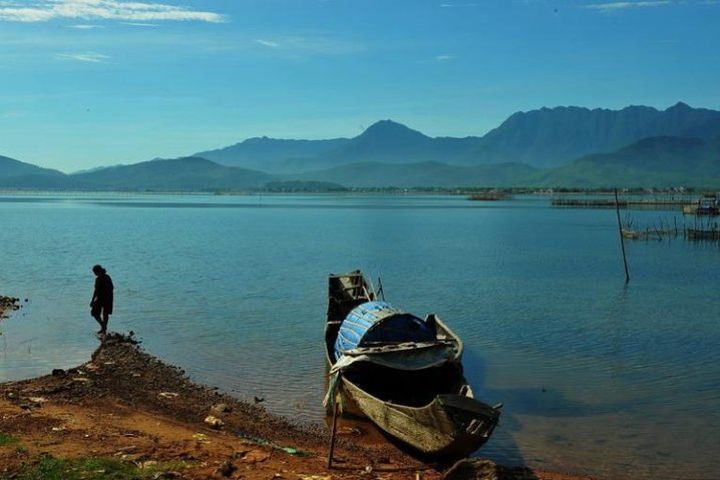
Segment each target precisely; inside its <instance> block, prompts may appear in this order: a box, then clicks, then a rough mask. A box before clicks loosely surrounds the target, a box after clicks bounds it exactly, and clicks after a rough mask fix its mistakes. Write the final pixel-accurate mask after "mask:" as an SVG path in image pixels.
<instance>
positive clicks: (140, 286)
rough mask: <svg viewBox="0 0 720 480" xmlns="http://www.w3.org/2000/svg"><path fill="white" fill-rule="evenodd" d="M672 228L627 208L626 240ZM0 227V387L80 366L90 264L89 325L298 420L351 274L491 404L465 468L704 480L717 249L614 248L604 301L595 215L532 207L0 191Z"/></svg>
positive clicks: (605, 227) (711, 445) (320, 383)
mask: <svg viewBox="0 0 720 480" xmlns="http://www.w3.org/2000/svg"><path fill="white" fill-rule="evenodd" d="M673 215H674V214H673V213H672V212H658V211H634V212H632V217H633V219H634V221H635V222H636V224H640V225H645V224H652V223H657V222H658V221H659V220H658V219H659V218H660V217H662V218H663V221H664V222H666V223H672V222H673ZM625 216H626V214H623V217H625ZM677 220H678V221H679V222H680V224H682V216H678V217H677ZM0 222H2V225H3V227H2V228H1V229H0V245H2V249H1V250H0V293H3V294H6V295H14V296H18V297H21V298H25V297H27V298H28V299H29V300H30V301H29V302H28V304H27V305H26V307H25V308H24V309H23V310H22V311H21V313H19V314H16V315H15V316H14V317H13V318H11V319H10V320H9V321H6V322H4V323H3V324H2V326H0V329H1V330H2V333H3V335H2V336H0V381H3V380H12V379H21V378H27V377H32V376H34V375H37V374H44V373H48V372H49V371H50V370H51V369H53V368H62V367H70V366H73V365H76V364H78V363H81V362H83V361H85V360H86V359H87V358H88V355H89V353H90V352H91V351H92V350H93V349H94V348H95V347H96V346H97V341H96V340H95V339H94V337H93V335H92V332H93V331H94V330H95V329H96V325H95V323H94V321H93V320H92V319H91V318H90V317H89V312H88V302H89V300H90V296H91V293H92V291H91V290H92V282H93V278H92V275H91V272H90V267H91V266H92V265H93V264H95V263H102V264H103V265H105V266H106V267H107V268H108V271H109V273H110V274H111V275H112V277H113V279H114V281H115V285H116V312H115V313H116V314H115V315H114V316H113V318H112V320H111V328H113V329H116V330H123V331H127V330H134V331H136V332H138V334H139V336H140V337H141V338H142V339H143V341H144V345H145V347H146V349H147V350H148V351H150V352H152V353H154V354H156V355H159V356H160V357H162V358H164V359H167V360H168V361H170V362H172V363H176V364H178V365H180V366H182V367H184V368H185V369H186V370H187V371H188V373H189V374H190V375H191V376H193V377H194V378H197V379H201V380H202V381H204V382H206V383H209V384H212V385H217V386H219V387H221V388H222V389H224V390H227V391H229V392H234V393H235V394H237V395H239V396H241V397H251V396H253V395H258V396H262V397H265V398H266V399H267V401H266V405H267V406H268V408H269V409H271V410H272V411H275V412H279V413H282V414H288V415H293V416H299V417H303V418H306V419H308V420H320V419H321V418H322V414H323V410H322V408H321V405H320V404H321V399H322V396H323V393H324V390H323V389H324V380H323V375H324V365H323V353H322V333H323V320H324V314H325V301H326V275H327V274H328V273H330V272H343V271H347V270H351V269H355V268H362V269H363V270H365V271H366V272H367V273H369V274H371V275H373V276H377V275H381V276H382V279H383V284H384V286H385V291H386V293H387V296H388V300H390V301H391V302H392V303H394V304H396V305H398V306H401V307H403V308H405V309H407V310H410V311H412V312H415V313H416V314H419V315H424V314H425V313H428V312H431V311H433V312H437V313H438V314H440V315H441V316H442V317H443V318H444V319H446V321H448V323H450V325H451V326H452V327H453V328H454V329H455V330H456V332H457V333H459V334H460V335H461V336H462V337H463V339H464V340H465V344H466V348H467V351H466V356H465V365H466V370H467V376H468V378H469V379H470V380H471V382H472V383H473V385H474V386H475V389H476V392H477V393H478V394H479V396H481V397H482V398H483V399H484V400H486V401H487V402H488V403H496V402H504V403H505V414H504V416H503V420H502V426H501V427H500V429H499V430H498V431H497V432H496V434H495V436H494V437H493V438H492V440H491V441H490V442H489V443H488V445H487V446H486V447H485V448H484V449H483V450H482V454H483V455H486V456H490V457H492V458H494V459H497V460H500V461H503V462H506V463H525V464H528V465H530V466H533V467H539V468H545V469H562V470H568V471H573V472H578V473H583V472H589V473H594V474H596V475H599V476H601V477H604V478H661V477H663V478H676V479H710V478H717V471H716V469H715V468H714V465H713V463H712V461H713V459H714V457H715V456H716V455H717V454H718V452H720V435H719V434H718V432H720V301H719V300H720V297H719V293H720V276H719V274H718V271H719V269H718V267H720V247H719V246H718V245H717V244H691V243H687V242H685V241H683V240H681V239H678V240H674V241H663V242H644V241H642V242H634V243H633V242H631V243H628V245H627V249H628V257H629V260H630V269H631V274H632V276H633V280H632V282H631V284H630V285H629V286H628V287H625V286H624V285H623V283H624V277H623V273H622V264H621V259H620V256H619V245H618V239H617V226H616V224H615V212H614V211H612V210H574V209H552V208H550V206H549V200H548V199H547V198H539V197H537V198H533V197H528V198H524V199H520V200H516V201H512V202H501V203H485V202H469V201H466V200H465V199H464V198H460V197H442V196H432V197H428V196H350V195H348V196H326V195H318V196H248V197H212V196H154V195H134V196H133V195H97V194H92V195H49V196H42V195H33V196H0Z"/></svg>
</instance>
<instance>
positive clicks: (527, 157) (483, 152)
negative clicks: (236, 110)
mask: <svg viewBox="0 0 720 480" xmlns="http://www.w3.org/2000/svg"><path fill="white" fill-rule="evenodd" d="M717 135H720V112H718V111H715V110H709V109H704V108H692V107H690V106H688V105H686V104H684V103H678V104H676V105H674V106H672V107H670V108H668V109H666V110H657V109H655V108H651V107H643V106H630V107H626V108H623V109H622V110H607V109H599V108H597V109H593V110H590V109H588V108H581V107H556V108H542V109H539V110H532V111H529V112H518V113H515V114H513V115H512V116H510V117H509V118H508V119H507V120H506V121H504V122H503V123H502V124H501V125H500V126H499V127H497V128H496V129H494V130H492V131H490V132H488V133H487V134H486V135H485V136H484V137H465V138H453V137H437V138H432V137H429V136H427V135H424V134H423V133H421V132H418V131H416V130H413V129H411V128H408V127H407V126H405V125H402V124H400V123H397V122H393V121H391V120H382V121H379V122H376V123H375V124H373V125H371V126H370V127H369V128H367V130H365V131H364V132H363V133H362V134H360V135H359V136H357V137H354V138H351V139H333V140H277V139H270V138H265V137H263V138H260V139H249V140H246V141H245V142H242V143H239V144H236V145H233V146H232V147H227V148H224V149H220V150H214V151H210V152H204V153H202V154H198V155H199V156H203V157H207V158H210V159H213V160H216V161H218V162H219V163H223V164H225V165H232V166H243V167H251V168H257V169H260V170H264V171H271V172H285V173H288V172H294V173H298V172H307V171H311V170H312V171H314V170H324V169H328V168H332V167H335V166H339V165H346V164H351V163H359V162H382V163H418V162H440V163H447V164H455V165H488V164H497V163H525V164H528V165H530V166H533V167H539V168H548V167H556V166H560V165H565V164H568V163H570V162H571V161H573V160H575V159H577V158H579V157H582V156H585V155H589V154H593V153H609V152H613V151H615V150H617V149H619V148H622V147H624V146H626V145H629V144H631V143H634V142H637V141H639V140H641V139H643V138H648V137H658V136H673V137H695V138H700V139H704V140H707V139H710V138H713V137H715V136H717Z"/></svg>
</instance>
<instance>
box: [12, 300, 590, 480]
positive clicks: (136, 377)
mask: <svg viewBox="0 0 720 480" xmlns="http://www.w3.org/2000/svg"><path fill="white" fill-rule="evenodd" d="M16 304H17V303H16V302H9V303H8V302H5V301H3V303H2V304H0V305H3V307H0V311H3V310H5V311H6V312H7V308H10V309H12V308H14V307H13V306H12V305H16ZM8 306H9V307H8ZM137 343H138V342H137V341H136V340H135V339H134V338H133V337H132V336H130V337H127V336H122V335H119V334H110V335H109V336H108V337H107V339H106V340H105V341H104V342H102V344H101V345H100V347H99V348H98V349H97V350H96V351H95V353H94V354H93V355H92V359H91V360H90V361H89V362H87V363H85V364H83V365H80V366H78V367H76V368H72V369H69V370H54V371H53V373H52V374H51V375H47V376H44V377H40V378H36V379H31V380H26V381H19V382H8V383H3V384H0V480H6V479H10V478H19V479H23V478H68V479H74V478H78V479H79V478H84V479H94V478H97V479H100V478H105V475H106V474H108V475H110V474H112V475H115V476H114V477H113V478H118V479H125V478H127V479H128V480H129V479H131V478H154V479H157V478H182V479H195V478H237V479H239V478H243V479H270V478H276V479H300V480H327V479H330V478H339V479H351V478H378V479H384V480H395V479H418V478H420V479H425V480H436V479H440V478H444V472H443V471H441V470H440V469H437V467H434V466H431V465H426V464H424V463H422V462H420V461H418V460H417V459H415V458H413V457H411V456H409V455H407V454H406V453H403V452H402V451H400V450H398V449H397V448H396V447H394V446H393V445H391V444H389V443H386V442H382V441H381V442H373V443H368V442H364V441H362V439H360V438H359V437H358V435H362V433H361V432H359V430H358V429H357V428H353V427H352V426H351V425H350V424H344V422H342V421H341V423H340V428H339V441H338V445H337V449H336V454H335V459H336V460H335V465H336V466H337V467H336V468H333V469H328V468H327V464H326V461H327V460H326V455H327V442H328V431H327V428H326V427H325V425H312V424H296V423H293V422H292V421H291V420H289V419H286V418H283V417H279V416H276V415H272V414H270V413H268V412H267V411H266V410H265V409H264V408H262V404H261V403H257V404H252V403H247V402H243V401H240V400H238V399H236V398H234V397H231V396H228V395H224V394H221V393H218V392H217V390H216V389H214V388H210V387H206V386H203V385H199V384H196V383H193V382H191V381H190V380H189V379H188V378H187V377H186V376H185V374H184V372H183V371H182V370H180V369H179V368H177V367H173V366H170V365H167V364H165V363H163V362H162V361H160V360H159V359H157V358H155V357H153V356H151V355H149V354H147V353H145V352H144V351H142V349H141V348H140V347H139V346H138V344H137ZM258 401H260V399H258ZM463 468H464V470H463V469H460V470H458V469H456V470H455V471H454V472H453V473H451V474H449V475H447V477H445V478H448V479H456V480H457V479H464V478H468V479H469V478H497V479H500V480H502V479H507V480H521V479H522V480H530V479H533V480H579V479H580V477H575V476H570V475H563V474H558V473H549V472H540V471H531V470H528V469H523V468H515V469H509V468H503V467H501V466H495V465H494V464H492V462H488V461H478V463H477V464H473V465H464V466H463ZM478 468H479V469H480V470H482V471H483V472H492V473H493V475H495V476H487V477H486V476H477V471H479V470H478ZM48 472H54V473H53V475H57V477H55V476H52V475H50V474H49V473H48ZM473 472H474V473H473ZM39 474H42V475H47V477H45V476H42V475H41V477H38V476H37V475H39ZM33 475H34V476H33Z"/></svg>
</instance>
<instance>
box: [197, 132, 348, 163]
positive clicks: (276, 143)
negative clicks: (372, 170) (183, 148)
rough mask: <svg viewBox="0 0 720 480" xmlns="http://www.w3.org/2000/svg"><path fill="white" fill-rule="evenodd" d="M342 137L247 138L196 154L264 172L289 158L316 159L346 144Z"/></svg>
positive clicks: (219, 161)
mask: <svg viewBox="0 0 720 480" xmlns="http://www.w3.org/2000/svg"><path fill="white" fill-rule="evenodd" d="M347 141H348V140H347V139H345V138H336V139H331V140H284V139H277V138H268V137H256V138H249V139H247V140H245V141H244V142H240V143H236V144H235V145H231V146H229V147H225V148H219V149H217V150H208V151H206V152H200V153H196V154H195V155H194V156H197V157H202V158H207V159H208V160H212V161H215V162H218V163H221V164H223V165H228V166H242V167H246V168H255V169H261V170H267V171H274V170H277V169H278V168H280V169H282V167H283V165H284V163H285V162H286V161H288V160H291V159H304V158H315V157H317V156H319V155H323V154H325V153H327V152H329V151H331V150H333V149H336V148H338V147H340V146H341V145H343V144H344V143H346V142H347Z"/></svg>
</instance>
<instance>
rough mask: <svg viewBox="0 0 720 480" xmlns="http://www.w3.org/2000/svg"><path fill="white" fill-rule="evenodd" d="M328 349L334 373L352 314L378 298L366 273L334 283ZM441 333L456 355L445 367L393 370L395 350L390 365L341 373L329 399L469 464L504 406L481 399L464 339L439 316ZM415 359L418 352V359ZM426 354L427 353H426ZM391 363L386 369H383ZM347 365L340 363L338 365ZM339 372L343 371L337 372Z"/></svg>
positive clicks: (361, 365) (418, 445)
mask: <svg viewBox="0 0 720 480" xmlns="http://www.w3.org/2000/svg"><path fill="white" fill-rule="evenodd" d="M329 292H330V296H329V305H328V319H327V323H326V327H325V345H326V352H325V353H326V358H327V362H328V368H329V369H330V370H331V371H333V367H334V366H336V365H335V364H336V360H337V359H336V358H335V351H334V346H335V340H336V338H337V335H338V331H339V328H340V324H341V323H342V320H343V319H344V318H345V315H347V312H349V311H350V309H351V308H354V307H355V306H357V305H358V304H360V303H361V302H362V301H368V300H374V299H375V295H374V292H372V290H371V288H369V286H368V283H367V281H366V280H365V278H364V277H363V276H362V274H361V273H360V272H353V273H351V274H347V275H338V276H331V279H330V288H329ZM426 321H430V322H431V323H433V324H434V325H435V328H436V332H437V333H436V335H437V338H436V340H437V341H439V342H442V343H443V344H445V345H449V346H451V350H450V352H451V354H450V355H448V356H447V358H446V361H445V362H443V363H442V364H440V365H437V364H436V365H433V366H432V367H428V368H421V369H415V370H413V369H409V368H408V366H407V365H404V368H391V367H388V364H401V363H406V362H402V361H397V358H396V357H397V356H402V355H404V354H406V353H407V352H401V351H398V350H397V349H395V350H394V351H393V352H392V353H387V354H386V353H380V354H377V353H376V355H382V356H383V357H384V358H383V360H387V359H388V358H390V357H389V356H391V357H392V359H393V360H392V361H387V362H384V361H383V362H378V361H377V360H375V361H374V362H373V361H368V362H358V363H355V364H353V366H352V367H348V369H347V370H342V369H340V370H339V377H337V378H336V379H335V380H336V381H334V382H333V381H332V380H331V385H333V386H334V387H332V388H330V389H329V395H328V397H327V398H328V399H331V398H332V400H333V401H337V400H338V399H339V401H340V403H341V406H342V411H343V414H350V415H353V416H357V417H360V418H367V419H369V420H370V421H372V422H373V423H375V424H376V425H377V426H378V428H380V429H381V430H382V431H383V432H385V433H386V434H387V435H389V436H390V437H392V438H394V439H397V440H399V441H400V442H402V443H403V444H405V445H407V446H409V447H410V448H411V449H412V450H414V451H416V452H418V453H420V454H422V455H426V456H432V457H436V458H442V459H448V460H450V459H455V458H462V457H465V456H467V455H469V454H471V453H473V452H474V451H476V450H477V449H478V448H480V447H481V446H482V445H483V444H484V443H485V442H486V441H487V440H488V438H489V437H490V435H491V434H492V432H493V430H494V429H495V426H496V425H497V423H498V420H499V416H500V410H499V407H498V408H495V407H490V406H488V405H485V404H484V403H482V402H480V401H478V400H475V399H474V398H473V392H472V389H471V388H470V386H469V385H468V383H467V381H466V380H465V378H464V376H463V373H462V364H461V359H462V352H463V343H462V340H461V339H460V338H459V337H458V336H457V335H456V334H455V333H454V332H453V331H452V330H451V329H450V328H449V327H448V326H447V325H445V323H443V322H442V321H441V320H440V319H439V318H437V317H436V316H435V315H432V316H430V317H428V319H427V320H426ZM410 353H412V352H410ZM418 353H419V350H418ZM378 363H381V364H382V363H385V365H378ZM338 365H340V363H338ZM335 370H336V371H338V369H337V368H336V369H335Z"/></svg>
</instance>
